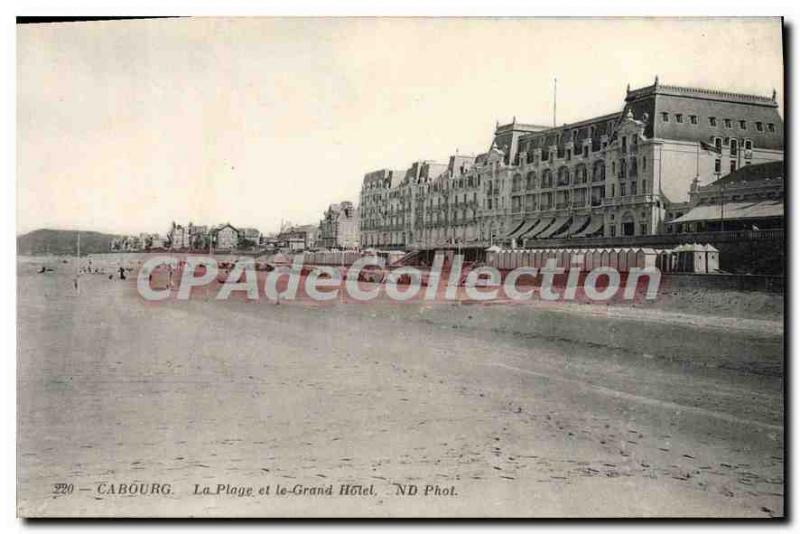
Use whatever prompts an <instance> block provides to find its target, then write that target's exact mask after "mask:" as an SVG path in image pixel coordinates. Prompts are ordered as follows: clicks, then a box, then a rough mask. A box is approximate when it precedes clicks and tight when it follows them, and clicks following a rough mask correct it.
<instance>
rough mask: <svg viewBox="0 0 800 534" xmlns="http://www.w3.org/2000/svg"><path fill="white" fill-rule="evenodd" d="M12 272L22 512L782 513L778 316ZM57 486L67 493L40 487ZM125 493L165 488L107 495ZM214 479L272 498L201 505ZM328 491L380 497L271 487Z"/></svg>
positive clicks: (219, 499) (212, 500)
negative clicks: (232, 288) (152, 290)
mask: <svg viewBox="0 0 800 534" xmlns="http://www.w3.org/2000/svg"><path fill="white" fill-rule="evenodd" d="M63 270H64V269H62V271H63ZM18 280H19V309H18V311H19V315H18V316H19V328H18V332H19V337H18V344H19V359H18V383H19V388H18V397H19V451H18V474H19V481H18V489H19V496H18V513H19V514H20V515H23V516H28V517H30V516H76V515H77V516H111V515H114V516H133V515H143V516H187V515H194V516H298V515H301V516H348V515H358V516H379V517H380V516H408V517H420V516H445V517H451V516H537V517H552V516H571V517H586V516H591V517H612V516H637V517H639V516H670V517H698V516H700V517H720V516H721V517H734V516H736V517H739V516H744V517H770V516H779V515H781V514H782V513H783V488H784V485H783V484H784V481H783V468H784V464H783V439H784V433H783V397H782V395H783V377H782V375H783V366H782V348H783V341H782V333H783V332H782V329H781V328H780V324H779V323H778V322H776V321H769V320H767V321H764V322H755V323H742V324H741V325H740V327H739V328H737V326H736V324H729V323H728V322H726V321H725V320H722V319H719V320H717V319H715V318H713V317H708V316H703V317H699V316H694V319H693V318H692V316H691V315H687V314H674V315H673V316H670V315H669V314H664V315H662V316H661V317H659V315H658V312H657V310H654V309H648V310H647V314H646V317H645V314H636V313H633V314H630V313H628V312H618V313H614V312H611V313H609V312H604V311H597V309H596V308H586V307H585V306H584V307H583V308H580V309H571V308H570V307H569V306H561V307H542V306H540V307H537V306H527V307H523V306H510V305H496V306H488V307H484V306H466V305H463V306H458V305H447V304H438V305H427V306H422V305H420V304H409V305H404V306H392V305H390V304H386V303H383V304H380V303H379V304H375V305H369V306H364V305H334V306H325V307H309V306H307V305H298V304H290V303H284V304H282V305H280V306H275V305H274V304H270V303H268V302H266V301H260V302H242V301H226V302H215V301H205V300H193V301H190V302H167V303H162V304H157V305H155V304H145V303H144V302H143V301H142V300H141V299H140V298H139V297H138V295H137V294H136V292H135V289H134V287H133V286H134V283H133V282H132V281H131V280H128V281H125V282H122V281H119V280H108V279H107V277H106V276H101V275H96V276H85V277H83V278H82V286H81V293H80V295H75V293H74V290H73V289H72V286H71V280H70V279H69V276H68V275H67V274H66V273H65V272H58V271H57V272H55V273H50V274H45V275H37V274H33V273H32V270H31V269H20V273H19V278H18ZM637 315H641V316H637ZM687 317H689V319H688V320H687V319H686V318H687ZM754 321H758V320H756V319H754ZM58 482H65V483H72V484H74V488H75V489H74V492H73V493H72V494H71V495H64V496H56V495H53V484H55V483H58ZM132 482H146V483H149V484H151V486H150V487H152V483H159V484H164V483H168V484H170V487H171V494H170V495H166V496H164V495H156V496H153V495H151V496H143V497H142V496H136V497H132V496H120V495H108V493H107V491H105V492H103V491H101V490H100V489H99V488H101V485H103V484H105V486H102V487H103V488H106V489H107V488H108V485H109V484H112V483H113V484H117V485H118V484H127V483H132ZM226 483H227V484H231V485H236V486H239V487H253V488H254V489H256V490H258V489H259V488H263V487H266V486H270V488H271V492H272V493H271V494H270V495H269V496H258V495H256V496H253V497H239V496H228V495H217V496H200V495H193V490H194V487H195V484H199V485H200V486H203V485H209V486H211V487H214V488H215V487H216V485H217V484H226ZM341 484H361V485H364V486H365V487H369V486H370V485H372V486H373V490H374V494H370V495H366V496H340V495H333V496H326V495H305V496H302V495H301V496H292V495H284V496H280V495H275V494H274V492H275V489H276V488H277V487H278V485H280V486H281V487H284V488H290V489H291V488H294V487H296V486H297V485H301V486H302V487H306V488H325V487H326V486H328V485H332V487H333V490H334V493H336V492H338V491H339V488H340V486H341ZM396 484H402V485H409V484H412V485H413V484H416V485H418V487H419V489H420V491H424V488H425V486H429V487H431V488H435V487H437V486H438V488H439V489H440V490H441V491H444V490H446V489H449V488H455V493H456V494H455V495H428V496H424V495H420V494H417V495H414V496H401V495H398V494H397V492H398V489H397V488H398V486H397V485H396ZM431 491H433V490H431Z"/></svg>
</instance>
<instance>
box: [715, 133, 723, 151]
mask: <svg viewBox="0 0 800 534" xmlns="http://www.w3.org/2000/svg"><path fill="white" fill-rule="evenodd" d="M714 148H715V149H716V150H717V152H719V153H722V139H720V138H719V137H715V138H714Z"/></svg>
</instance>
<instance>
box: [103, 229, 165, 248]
mask: <svg viewBox="0 0 800 534" xmlns="http://www.w3.org/2000/svg"><path fill="white" fill-rule="evenodd" d="M165 248H167V239H166V238H165V237H164V236H162V235H160V234H148V233H141V234H139V235H126V236H121V237H118V238H115V239H112V240H111V250H112V251H120V252H133V251H143V250H164V249H165Z"/></svg>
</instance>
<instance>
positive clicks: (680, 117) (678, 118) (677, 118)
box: [675, 113, 683, 124]
mask: <svg viewBox="0 0 800 534" xmlns="http://www.w3.org/2000/svg"><path fill="white" fill-rule="evenodd" d="M675 122H677V123H678V124H682V123H683V113H676V114H675Z"/></svg>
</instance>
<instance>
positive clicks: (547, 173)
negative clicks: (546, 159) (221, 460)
mask: <svg viewBox="0 0 800 534" xmlns="http://www.w3.org/2000/svg"><path fill="white" fill-rule="evenodd" d="M542 187H553V171H551V170H550V169H545V170H544V171H543V172H542Z"/></svg>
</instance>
